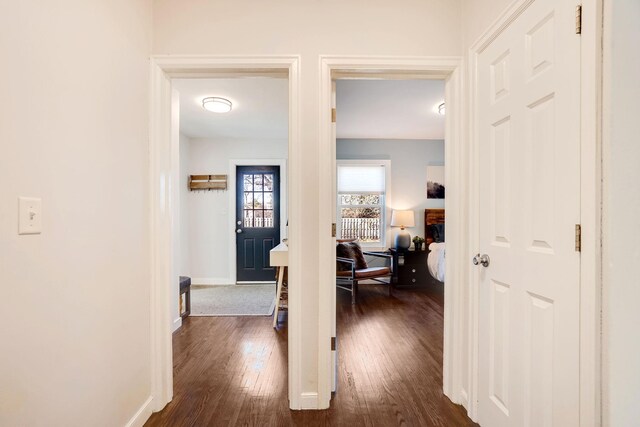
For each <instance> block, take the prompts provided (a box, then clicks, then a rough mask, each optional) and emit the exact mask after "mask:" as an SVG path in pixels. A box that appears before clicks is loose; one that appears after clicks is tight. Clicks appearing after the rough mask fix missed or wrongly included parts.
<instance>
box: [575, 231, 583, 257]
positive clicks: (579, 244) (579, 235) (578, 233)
mask: <svg viewBox="0 0 640 427" xmlns="http://www.w3.org/2000/svg"><path fill="white" fill-rule="evenodd" d="M581 250H582V226H581V225H580V224H576V252H580V251H581Z"/></svg>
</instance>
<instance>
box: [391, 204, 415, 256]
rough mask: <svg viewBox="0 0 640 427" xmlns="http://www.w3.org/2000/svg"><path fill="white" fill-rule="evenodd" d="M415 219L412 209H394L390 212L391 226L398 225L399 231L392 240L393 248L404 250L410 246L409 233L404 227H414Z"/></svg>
mask: <svg viewBox="0 0 640 427" xmlns="http://www.w3.org/2000/svg"><path fill="white" fill-rule="evenodd" d="M415 225H416V221H415V217H414V215H413V211H399V210H394V211H393V212H392V213H391V226H392V227H400V231H399V232H398V234H396V238H395V241H394V244H395V248H396V249H398V250H403V251H406V250H407V249H409V247H410V246H411V235H410V234H409V232H408V231H406V230H405V227H415Z"/></svg>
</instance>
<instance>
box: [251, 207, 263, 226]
mask: <svg viewBox="0 0 640 427" xmlns="http://www.w3.org/2000/svg"><path fill="white" fill-rule="evenodd" d="M253 214H254V215H255V218H254V220H253V221H254V226H255V227H264V226H265V225H264V212H263V211H253Z"/></svg>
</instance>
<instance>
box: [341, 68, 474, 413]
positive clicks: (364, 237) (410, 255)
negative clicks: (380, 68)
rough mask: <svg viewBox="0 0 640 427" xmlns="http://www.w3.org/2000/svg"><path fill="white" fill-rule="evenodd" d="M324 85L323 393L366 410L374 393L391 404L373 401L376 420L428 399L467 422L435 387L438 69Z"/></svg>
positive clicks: (440, 295)
mask: <svg viewBox="0 0 640 427" xmlns="http://www.w3.org/2000/svg"><path fill="white" fill-rule="evenodd" d="M334 87H335V100H336V101H335V115H334V116H335V144H336V145H335V147H336V150H335V153H336V158H335V162H336V180H335V182H336V187H335V189H334V191H335V192H334V200H335V204H336V211H335V223H336V240H337V244H336V248H335V254H336V260H337V261H336V264H337V265H336V267H337V268H336V270H337V271H336V279H337V284H336V288H337V291H336V292H337V294H336V337H337V340H336V341H337V348H336V351H337V359H338V362H337V374H336V376H337V378H336V379H335V381H334V390H335V391H336V393H335V395H334V398H333V401H332V405H333V406H336V407H342V406H347V407H355V408H356V410H355V412H358V407H359V406H360V405H362V408H361V409H359V410H360V411H366V407H367V406H371V405H373V401H369V399H371V398H372V397H373V396H375V398H373V399H374V400H375V401H376V404H377V405H385V404H388V405H396V412H395V413H394V412H391V411H379V413H378V417H379V418H378V419H379V421H380V422H381V423H383V424H392V423H394V422H395V421H394V419H393V418H394V417H396V416H401V417H403V418H404V419H405V420H406V421H407V422H408V423H409V424H413V423H414V422H415V423H419V422H420V420H421V416H423V414H426V413H429V411H430V409H429V407H430V405H433V404H434V402H437V403H435V404H436V405H437V406H438V407H439V409H440V410H439V417H441V418H442V419H445V420H447V422H446V423H447V424H452V425H453V424H455V425H473V422H472V421H471V420H470V419H469V418H468V417H467V416H466V414H465V411H464V409H463V408H462V407H460V406H456V405H454V404H452V403H451V401H450V400H449V399H448V398H447V397H445V396H444V395H443V393H442V384H443V377H442V374H443V372H442V356H443V331H444V304H445V299H444V288H445V286H446V285H445V245H446V243H445V187H446V186H445V184H446V183H445V180H444V177H445V172H444V171H445V169H446V165H445V145H446V143H445V104H444V101H445V81H444V80H442V79H361V78H349V79H335V84H334ZM364 360H366V362H365V363H363V361H364ZM389 378H394V379H395V380H394V381H393V382H390V381H389ZM418 384H419V387H417V385H418ZM347 388H348V391H346V390H345V389H347ZM371 390H373V393H371ZM408 390H411V391H410V393H411V394H412V395H413V396H414V397H413V398H411V399H409V400H410V403H409V402H408V401H407V393H408ZM427 402H428V403H427ZM385 417H388V419H385Z"/></svg>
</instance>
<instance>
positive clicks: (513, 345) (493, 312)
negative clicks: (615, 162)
mask: <svg viewBox="0 0 640 427" xmlns="http://www.w3.org/2000/svg"><path fill="white" fill-rule="evenodd" d="M574 8H575V4H569V3H567V2H558V1H554V0H535V1H533V2H532V3H531V4H530V5H529V6H528V7H527V9H525V10H524V11H523V12H522V13H521V14H520V15H519V16H518V17H517V18H516V19H515V20H513V21H512V22H511V23H510V24H509V25H508V26H507V27H506V29H505V30H504V31H503V32H502V33H501V34H500V35H498V37H496V38H495V39H494V40H493V41H492V42H491V43H490V44H489V45H488V46H487V48H486V49H485V50H484V51H482V52H481V53H480V54H479V56H478V92H477V95H478V100H477V101H478V130H479V135H478V136H479V150H480V155H479V156H480V166H479V168H480V169H479V170H480V191H481V196H480V224H481V230H480V248H479V249H480V253H486V254H488V255H489V257H490V259H491V262H490V264H489V266H488V267H486V268H485V267H482V266H479V267H478V268H480V269H481V271H480V290H479V304H480V311H479V313H480V318H479V337H480V342H479V346H480V348H479V359H478V363H479V385H478V392H479V396H478V398H479V399H478V403H479V406H478V417H479V421H480V424H482V425H487V426H538V425H544V426H547V425H548V426H551V425H557V426H573V425H577V424H578V421H579V420H578V415H579V405H578V403H579V400H578V399H579V382H578V379H579V360H580V358H579V341H578V338H579V284H580V278H579V267H580V264H579V263H580V256H579V253H577V252H575V249H574V230H575V224H579V223H580V200H579V192H580V168H579V159H580V151H579V150H580V133H579V130H580V128H579V126H580V123H579V120H580V109H579V107H580V92H579V88H580V68H579V60H580V57H579V54H580V39H579V36H578V35H576V34H575V31H574V28H575V27H574V20H575V15H574Z"/></svg>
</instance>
